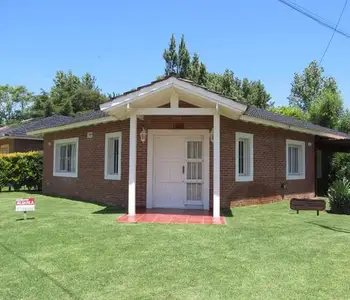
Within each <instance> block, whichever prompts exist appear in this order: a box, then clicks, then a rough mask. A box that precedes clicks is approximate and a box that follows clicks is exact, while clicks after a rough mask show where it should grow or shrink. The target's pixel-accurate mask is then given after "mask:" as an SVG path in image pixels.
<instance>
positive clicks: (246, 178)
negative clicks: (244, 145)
mask: <svg viewBox="0 0 350 300" xmlns="http://www.w3.org/2000/svg"><path fill="white" fill-rule="evenodd" d="M240 138H243V139H248V140H249V148H250V149H249V155H250V157H249V167H250V169H249V175H248V176H242V175H239V168H238V166H239V139H240ZM253 143H254V135H253V134H251V133H244V132H236V138H235V144H236V145H235V150H236V151H235V156H236V165H235V169H236V172H235V173H236V181H237V182H245V181H253V178H254V146H253V145H254V144H253Z"/></svg>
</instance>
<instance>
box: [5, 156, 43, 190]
mask: <svg viewBox="0 0 350 300" xmlns="http://www.w3.org/2000/svg"><path fill="white" fill-rule="evenodd" d="M42 174H43V153H42V152H34V151H33V152H26V153H11V154H1V155H0V190H1V187H7V186H12V187H13V188H14V189H15V190H19V189H20V188H22V187H24V186H25V187H26V188H27V189H29V190H31V189H33V188H37V189H38V190H40V189H41V184H42Z"/></svg>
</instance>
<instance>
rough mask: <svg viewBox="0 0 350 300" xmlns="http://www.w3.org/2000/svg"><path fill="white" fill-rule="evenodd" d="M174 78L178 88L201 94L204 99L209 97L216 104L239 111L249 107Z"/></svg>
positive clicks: (197, 94) (175, 85)
mask: <svg viewBox="0 0 350 300" xmlns="http://www.w3.org/2000/svg"><path fill="white" fill-rule="evenodd" d="M172 79H173V80H174V87H175V88H178V89H180V90H183V91H185V92H188V93H191V94H193V95H196V96H200V97H202V98H204V99H207V100H209V101H211V102H214V103H216V104H219V105H221V106H224V107H227V108H230V109H232V110H234V111H237V112H245V111H246V109H247V106H246V105H244V104H241V103H238V102H236V101H234V100H231V99H228V98H226V97H224V96H220V95H219V94H216V93H214V92H211V91H208V90H206V89H204V88H202V87H197V86H194V85H193V84H191V83H187V82H185V81H181V80H178V79H176V78H172Z"/></svg>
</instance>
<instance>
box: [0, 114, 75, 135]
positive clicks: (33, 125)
mask: <svg viewBox="0 0 350 300" xmlns="http://www.w3.org/2000/svg"><path fill="white" fill-rule="evenodd" d="M70 119H71V117H65V116H58V115H57V116H51V117H47V118H42V119H34V120H29V121H23V122H22V123H21V124H17V125H14V126H7V127H2V128H0V137H4V136H9V137H10V136H11V137H28V136H27V132H30V131H34V130H38V129H41V128H47V127H56V126H60V125H62V124H64V123H66V122H67V121H69V120H70Z"/></svg>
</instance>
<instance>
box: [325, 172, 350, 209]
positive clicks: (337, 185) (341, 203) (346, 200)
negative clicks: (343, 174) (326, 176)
mask: <svg viewBox="0 0 350 300" xmlns="http://www.w3.org/2000/svg"><path fill="white" fill-rule="evenodd" d="M328 197H329V204H330V208H331V212H332V213H337V214H347V215H349V214H350V181H349V180H348V179H346V178H343V179H338V180H335V181H334V182H333V183H332V185H331V186H330V188H329V190H328Z"/></svg>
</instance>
